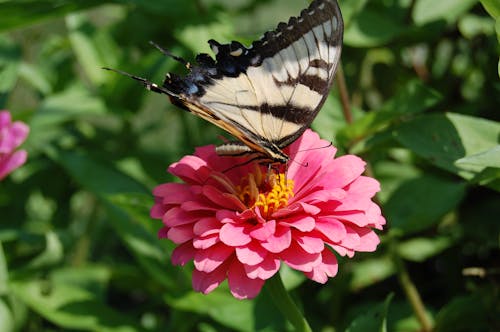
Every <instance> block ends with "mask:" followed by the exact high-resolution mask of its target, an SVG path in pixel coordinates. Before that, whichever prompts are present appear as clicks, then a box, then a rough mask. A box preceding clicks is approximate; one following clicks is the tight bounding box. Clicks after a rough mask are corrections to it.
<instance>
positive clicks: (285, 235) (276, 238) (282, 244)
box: [261, 226, 292, 253]
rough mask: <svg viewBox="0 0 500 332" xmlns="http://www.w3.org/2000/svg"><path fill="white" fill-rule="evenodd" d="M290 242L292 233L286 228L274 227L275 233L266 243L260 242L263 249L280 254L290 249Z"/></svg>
mask: <svg viewBox="0 0 500 332" xmlns="http://www.w3.org/2000/svg"><path fill="white" fill-rule="evenodd" d="M291 242H292V232H291V231H290V229H289V228H288V227H280V226H278V227H276V232H275V233H274V234H273V235H271V236H269V237H268V238H267V239H266V241H264V242H262V243H261V245H262V247H263V248H265V249H267V250H268V251H270V252H272V253H278V252H282V251H283V250H285V249H287V248H288V247H290V243H291Z"/></svg>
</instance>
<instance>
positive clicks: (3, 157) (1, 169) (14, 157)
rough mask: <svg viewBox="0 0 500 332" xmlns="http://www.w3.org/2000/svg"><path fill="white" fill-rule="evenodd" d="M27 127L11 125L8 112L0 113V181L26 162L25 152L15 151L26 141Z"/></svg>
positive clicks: (22, 124)
mask: <svg viewBox="0 0 500 332" xmlns="http://www.w3.org/2000/svg"><path fill="white" fill-rule="evenodd" d="M28 133H29V127H28V126H27V125H26V124H24V123H22V122H19V121H16V122H14V123H12V120H11V117H10V113H9V112H8V111H0V180H2V179H3V178H4V177H6V176H7V175H8V174H9V173H10V172H12V171H13V170H15V169H16V168H18V167H19V166H21V165H22V164H24V163H25V162H26V157H27V155H28V154H27V152H26V151H24V150H20V151H15V150H16V149H17V148H18V147H19V145H21V143H22V142H24V140H25V139H26V137H27V136H28Z"/></svg>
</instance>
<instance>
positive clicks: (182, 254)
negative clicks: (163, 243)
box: [172, 242, 198, 265]
mask: <svg viewBox="0 0 500 332" xmlns="http://www.w3.org/2000/svg"><path fill="white" fill-rule="evenodd" d="M197 252H198V250H196V249H195V248H193V245H192V244H191V242H186V243H183V244H181V245H180V246H178V247H177V248H175V249H174V251H172V264H174V265H185V264H186V263H187V262H189V261H191V260H193V258H194V255H195V254H196V253H197Z"/></svg>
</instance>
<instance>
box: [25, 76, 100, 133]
mask: <svg viewBox="0 0 500 332" xmlns="http://www.w3.org/2000/svg"><path fill="white" fill-rule="evenodd" d="M105 113H107V109H106V106H105V105H104V103H103V101H102V100H101V99H99V98H97V97H96V96H94V95H92V94H91V93H90V92H89V91H87V90H86V89H85V88H84V87H83V86H81V85H76V86H72V87H69V88H68V89H66V90H64V91H63V92H61V93H58V94H53V95H51V96H50V97H48V98H46V99H44V100H43V103H42V104H41V106H40V108H39V109H38V110H37V112H36V113H35V115H34V116H33V118H32V121H31V123H30V125H32V126H40V127H43V126H48V125H57V124H61V123H64V122H66V121H70V120H74V119H76V118H78V117H82V116H96V115H99V114H105Z"/></svg>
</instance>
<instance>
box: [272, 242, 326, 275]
mask: <svg viewBox="0 0 500 332" xmlns="http://www.w3.org/2000/svg"><path fill="white" fill-rule="evenodd" d="M280 257H281V259H282V260H283V262H285V263H286V264H287V265H288V266H290V267H291V268H292V269H295V270H299V271H302V272H311V271H312V270H313V268H314V267H315V266H317V265H318V264H319V263H321V254H320V253H317V254H309V253H307V252H305V251H304V250H303V249H302V248H301V247H300V246H299V245H298V244H296V243H293V242H292V244H291V245H290V248H288V249H287V250H285V251H283V252H282V253H281V254H280Z"/></svg>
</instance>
